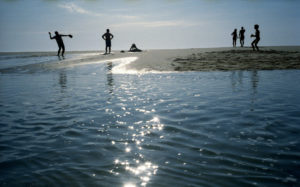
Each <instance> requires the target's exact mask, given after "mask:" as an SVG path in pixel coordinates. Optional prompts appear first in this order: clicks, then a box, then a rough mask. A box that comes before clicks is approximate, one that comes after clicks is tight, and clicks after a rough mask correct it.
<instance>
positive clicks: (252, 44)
mask: <svg viewBox="0 0 300 187" xmlns="http://www.w3.org/2000/svg"><path fill="white" fill-rule="evenodd" d="M255 41H256V40H254V41H253V42H252V43H251V46H252V49H253V51H255V47H254V43H255Z"/></svg>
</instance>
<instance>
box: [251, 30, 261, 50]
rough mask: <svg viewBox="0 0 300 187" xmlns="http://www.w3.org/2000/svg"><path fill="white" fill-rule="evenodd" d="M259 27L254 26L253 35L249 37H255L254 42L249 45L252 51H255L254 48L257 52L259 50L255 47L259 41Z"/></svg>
mask: <svg viewBox="0 0 300 187" xmlns="http://www.w3.org/2000/svg"><path fill="white" fill-rule="evenodd" d="M258 28H259V25H257V24H256V25H254V29H255V34H251V37H255V40H253V42H252V43H251V45H252V48H253V51H255V48H256V50H257V51H259V48H258V46H257V44H258V42H259V40H260V32H259V30H258Z"/></svg>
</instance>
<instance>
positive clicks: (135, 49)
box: [129, 44, 142, 52]
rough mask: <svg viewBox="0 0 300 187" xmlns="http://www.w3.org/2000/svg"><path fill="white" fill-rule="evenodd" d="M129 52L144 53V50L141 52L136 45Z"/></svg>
mask: <svg viewBox="0 0 300 187" xmlns="http://www.w3.org/2000/svg"><path fill="white" fill-rule="evenodd" d="M129 51H130V52H142V50H140V49H139V48H137V47H136V45H135V44H132V45H131V47H130V49H129Z"/></svg>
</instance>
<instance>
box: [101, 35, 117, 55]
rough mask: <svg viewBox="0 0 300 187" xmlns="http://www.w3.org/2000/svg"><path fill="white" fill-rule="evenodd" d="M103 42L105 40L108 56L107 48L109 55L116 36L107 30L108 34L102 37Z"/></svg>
mask: <svg viewBox="0 0 300 187" xmlns="http://www.w3.org/2000/svg"><path fill="white" fill-rule="evenodd" d="M102 38H103V40H105V54H107V48H108V49H109V53H110V51H111V40H112V39H113V38H114V35H112V34H111V33H110V32H109V29H106V33H104V34H103V35H102Z"/></svg>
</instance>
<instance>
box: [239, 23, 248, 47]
mask: <svg viewBox="0 0 300 187" xmlns="http://www.w3.org/2000/svg"><path fill="white" fill-rule="evenodd" d="M245 32H246V30H245V29H244V27H242V28H241V30H240V33H239V37H240V43H241V47H244V43H245Z"/></svg>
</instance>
